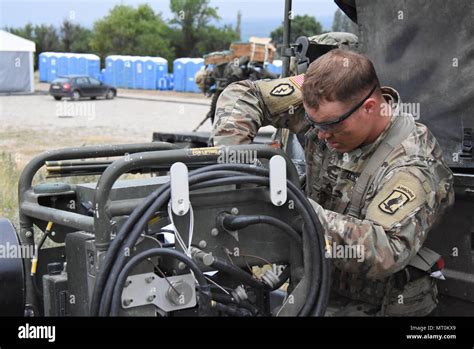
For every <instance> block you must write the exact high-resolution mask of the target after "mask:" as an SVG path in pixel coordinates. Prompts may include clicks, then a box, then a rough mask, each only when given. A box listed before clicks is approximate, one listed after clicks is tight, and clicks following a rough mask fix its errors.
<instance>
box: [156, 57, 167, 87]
mask: <svg viewBox="0 0 474 349" xmlns="http://www.w3.org/2000/svg"><path fill="white" fill-rule="evenodd" d="M153 60H154V62H155V65H156V88H157V89H159V90H167V89H168V80H166V79H165V76H166V74H168V61H167V60H166V59H164V58H162V57H154V58H153Z"/></svg>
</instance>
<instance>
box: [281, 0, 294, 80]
mask: <svg viewBox="0 0 474 349" xmlns="http://www.w3.org/2000/svg"><path fill="white" fill-rule="evenodd" d="M291 2H292V0H285V13H284V17H283V47H282V48H281V52H282V53H283V52H284V51H285V50H286V49H288V48H289V47H290V33H291V17H292V13H291ZM282 61H283V66H282V71H281V73H282V77H283V78H284V77H287V76H289V75H290V57H286V56H283V57H282Z"/></svg>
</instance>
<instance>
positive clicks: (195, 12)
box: [170, 0, 238, 57]
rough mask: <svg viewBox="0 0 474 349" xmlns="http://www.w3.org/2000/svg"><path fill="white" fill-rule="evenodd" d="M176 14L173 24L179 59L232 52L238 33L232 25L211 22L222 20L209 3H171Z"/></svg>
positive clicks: (193, 0) (186, 0)
mask: <svg viewBox="0 0 474 349" xmlns="http://www.w3.org/2000/svg"><path fill="white" fill-rule="evenodd" d="M170 10H171V12H172V13H173V14H174V17H173V19H172V20H171V21H170V24H171V26H172V31H173V33H172V34H171V36H172V38H173V40H172V41H173V44H174V47H175V52H176V56H177V57H199V56H202V55H203V54H205V53H208V52H211V51H215V50H223V49H228V48H229V44H230V43H231V42H232V41H235V40H237V39H238V33H237V32H236V31H235V30H234V29H232V28H231V27H230V26H224V27H223V28H217V27H215V26H213V25H211V24H210V23H211V21H213V20H215V21H218V20H219V19H220V17H219V15H218V14H217V8H214V7H210V6H209V0H170Z"/></svg>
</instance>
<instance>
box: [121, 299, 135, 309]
mask: <svg viewBox="0 0 474 349" xmlns="http://www.w3.org/2000/svg"><path fill="white" fill-rule="evenodd" d="M132 302H133V299H124V300H123V303H122V304H123V306H124V307H128V306H129V305H130V304H132Z"/></svg>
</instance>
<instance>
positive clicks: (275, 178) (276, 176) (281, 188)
mask: <svg viewBox="0 0 474 349" xmlns="http://www.w3.org/2000/svg"><path fill="white" fill-rule="evenodd" d="M286 198H287V188H286V162H285V159H284V158H283V157H282V156H280V155H275V156H272V158H271V159H270V199H271V201H272V203H273V205H275V206H282V205H283V204H284V203H285V202H286Z"/></svg>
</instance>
